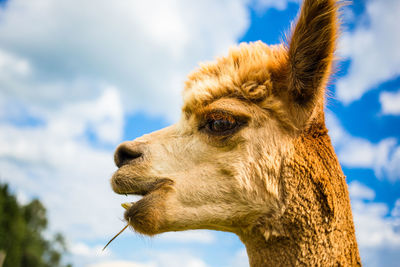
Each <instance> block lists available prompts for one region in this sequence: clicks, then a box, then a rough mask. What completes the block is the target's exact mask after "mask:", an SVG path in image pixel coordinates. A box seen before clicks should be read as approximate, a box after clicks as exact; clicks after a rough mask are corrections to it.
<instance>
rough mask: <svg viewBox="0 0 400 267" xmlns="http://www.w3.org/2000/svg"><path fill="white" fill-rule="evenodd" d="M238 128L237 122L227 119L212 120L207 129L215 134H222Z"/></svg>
mask: <svg viewBox="0 0 400 267" xmlns="http://www.w3.org/2000/svg"><path fill="white" fill-rule="evenodd" d="M236 126H237V123H236V121H230V120H226V119H219V120H211V121H210V122H208V125H207V128H208V130H210V131H211V132H213V133H216V134H222V133H225V132H228V131H230V130H232V129H234V128H235V127H236Z"/></svg>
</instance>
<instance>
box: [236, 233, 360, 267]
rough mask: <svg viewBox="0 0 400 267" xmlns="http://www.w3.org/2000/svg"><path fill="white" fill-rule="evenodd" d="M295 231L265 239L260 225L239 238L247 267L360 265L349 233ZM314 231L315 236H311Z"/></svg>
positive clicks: (353, 240)
mask: <svg viewBox="0 0 400 267" xmlns="http://www.w3.org/2000/svg"><path fill="white" fill-rule="evenodd" d="M292 227H293V225H292ZM296 228H297V227H296V226H294V227H293V229H292V231H293V230H294V231H295V233H294V232H291V233H290V232H287V233H286V234H285V235H272V236H270V237H268V238H266V237H265V236H264V234H263V232H264V233H265V231H264V229H263V228H262V226H261V227H258V228H257V229H254V230H252V231H251V233H247V234H246V235H240V239H241V240H242V242H243V243H244V244H245V246H246V250H247V254H248V257H249V262H250V266H251V267H264V266H298V265H301V266H361V263H360V258H359V255H358V248H357V244H356V243H355V237H354V235H352V234H351V233H347V234H348V236H346V234H343V233H341V231H333V232H329V231H328V230H327V232H326V233H322V232H321V231H320V230H321V229H318V230H317V229H308V230H311V231H307V230H306V231H304V232H303V229H298V228H297V230H295V229H296ZM314 230H316V231H317V232H315V233H317V234H315V235H314V236H313V235H310V232H313V231H314ZM335 232H336V233H338V234H335ZM333 242H337V243H336V244H334V243H333Z"/></svg>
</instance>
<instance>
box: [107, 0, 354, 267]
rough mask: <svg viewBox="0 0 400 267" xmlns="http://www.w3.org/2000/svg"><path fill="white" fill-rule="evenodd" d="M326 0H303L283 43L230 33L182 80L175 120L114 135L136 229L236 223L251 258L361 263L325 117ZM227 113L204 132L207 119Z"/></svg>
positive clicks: (329, 2) (228, 227)
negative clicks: (233, 43) (125, 136)
mask: <svg viewBox="0 0 400 267" xmlns="http://www.w3.org/2000/svg"><path fill="white" fill-rule="evenodd" d="M336 13H337V4H336V3H335V1H333V0H314V1H313V0H306V1H305V2H304V4H303V7H302V11H301V14H300V16H299V18H298V22H297V24H296V26H295V27H294V29H293V33H292V37H291V39H290V41H289V45H281V46H273V47H271V46H267V45H265V44H263V43H261V42H256V43H250V44H241V45H240V46H239V47H236V48H232V49H231V50H230V51H229V54H228V56H227V57H222V58H219V59H217V61H216V62H214V63H207V64H203V65H202V66H201V67H200V68H199V69H198V70H197V71H195V72H193V73H192V74H191V75H190V76H189V79H188V81H187V82H186V86H185V90H184V93H183V98H184V105H183V108H182V117H181V119H180V121H179V122H178V123H176V124H174V125H172V126H170V127H167V128H165V129H162V130H160V131H157V132H154V133H151V134H148V135H144V136H142V137H140V138H138V139H136V140H134V141H130V142H125V143H123V144H121V145H120V146H119V147H118V149H117V151H116V154H115V161H116V164H117V165H118V166H119V170H118V171H117V172H116V173H115V174H114V175H113V178H112V187H113V189H114V191H115V192H117V193H120V194H123V193H135V194H141V195H144V197H143V198H142V199H141V200H139V201H138V202H136V203H134V204H133V205H132V207H131V208H129V209H128V210H127V211H126V213H125V218H126V219H127V220H128V218H129V221H130V223H131V225H132V227H133V228H134V229H135V230H136V231H138V232H140V233H143V234H147V235H154V234H158V233H162V232H166V231H182V230H187V229H214V230H221V231H230V232H233V233H236V234H237V235H238V236H239V237H240V239H241V240H242V241H243V242H244V244H245V245H246V248H247V252H248V255H249V260H250V265H251V266H253V267H254V266H294V265H304V266H357V265H360V258H359V254H358V248H357V243H356V240H355V234H354V226H353V221H352V214H351V209H350V202H349V196H348V191H347V185H346V182H345V177H344V175H343V172H342V170H341V168H340V165H339V163H338V161H337V159H336V155H335V153H334V151H333V148H332V145H331V141H330V139H329V136H328V135H327V130H326V127H325V121H324V113H323V112H324V111H323V103H324V92H325V85H326V82H327V80H328V77H329V75H330V71H331V65H332V59H333V51H334V47H335V40H336V31H337V25H336V23H337V19H336ZM213 120H225V121H228V122H231V123H234V122H238V124H237V126H236V128H234V130H233V132H229V134H228V132H227V133H224V134H212V133H211V132H210V131H209V130H207V129H208V128H207V127H208V126H207V125H208V123H209V121H213Z"/></svg>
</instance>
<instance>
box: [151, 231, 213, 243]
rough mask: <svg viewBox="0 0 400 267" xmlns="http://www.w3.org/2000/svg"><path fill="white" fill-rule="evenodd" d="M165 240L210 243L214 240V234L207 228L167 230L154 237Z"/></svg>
mask: <svg viewBox="0 0 400 267" xmlns="http://www.w3.org/2000/svg"><path fill="white" fill-rule="evenodd" d="M156 238H157V239H160V240H163V241H167V242H178V243H205V244H210V243H213V242H214V241H215V236H214V235H213V234H212V232H211V231H207V230H190V231H184V232H168V233H164V234H161V235H158V236H157V237H156Z"/></svg>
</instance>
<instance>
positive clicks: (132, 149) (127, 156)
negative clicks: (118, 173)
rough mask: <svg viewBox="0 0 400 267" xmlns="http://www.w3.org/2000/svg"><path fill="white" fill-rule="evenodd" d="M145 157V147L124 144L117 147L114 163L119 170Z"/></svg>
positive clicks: (135, 143) (130, 143) (132, 143)
mask: <svg viewBox="0 0 400 267" xmlns="http://www.w3.org/2000/svg"><path fill="white" fill-rule="evenodd" d="M142 156H143V146H142V145H141V144H138V143H137V142H134V141H131V142H124V143H122V144H120V145H119V146H118V147H117V150H116V151H115V154H114V162H115V165H117V167H118V168H120V167H122V166H123V165H125V164H128V163H130V162H132V161H133V160H136V159H139V158H141V157H142Z"/></svg>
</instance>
